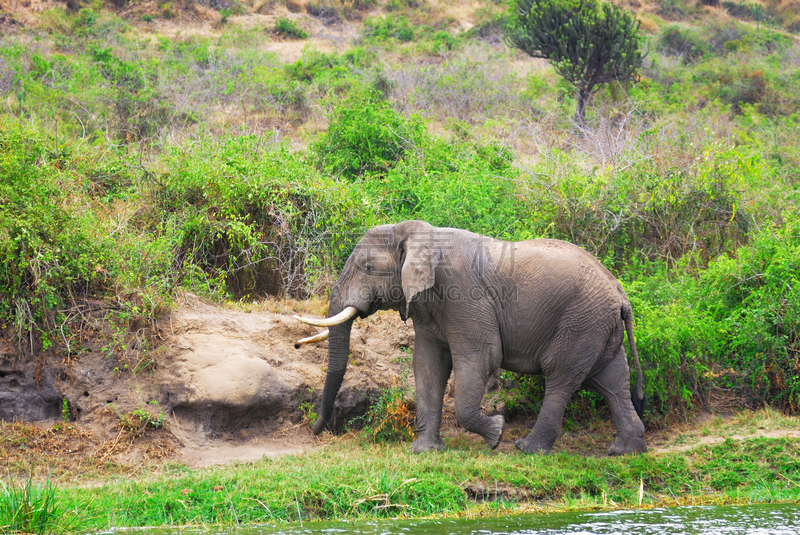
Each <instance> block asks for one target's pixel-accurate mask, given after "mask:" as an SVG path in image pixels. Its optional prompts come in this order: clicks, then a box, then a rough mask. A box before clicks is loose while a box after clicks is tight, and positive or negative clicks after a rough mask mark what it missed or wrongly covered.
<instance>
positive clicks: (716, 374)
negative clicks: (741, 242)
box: [626, 214, 800, 416]
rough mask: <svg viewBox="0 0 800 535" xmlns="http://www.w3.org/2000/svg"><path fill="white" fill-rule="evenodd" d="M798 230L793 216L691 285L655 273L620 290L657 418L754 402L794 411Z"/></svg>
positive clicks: (799, 327)
mask: <svg viewBox="0 0 800 535" xmlns="http://www.w3.org/2000/svg"><path fill="white" fill-rule="evenodd" d="M799 229H800V219H799V218H798V215H797V214H795V215H793V216H791V217H790V219H789V220H788V221H787V224H786V225H785V226H784V227H783V228H778V229H771V228H765V229H763V230H761V231H759V232H758V233H757V234H756V235H755V236H754V237H753V241H752V243H751V244H750V245H749V246H747V247H741V248H739V249H738V251H737V256H736V257H733V258H731V257H727V256H722V257H720V258H718V259H717V260H715V261H713V262H711V263H710V264H709V267H708V270H707V271H704V272H701V273H700V274H699V277H698V278H697V279H694V278H688V279H683V280H680V279H674V280H673V279H669V278H666V276H665V274H663V273H662V274H659V275H656V276H654V277H652V278H648V279H644V280H641V281H639V282H636V283H632V284H631V285H629V286H628V287H627V288H626V290H627V291H628V295H629V296H630V297H631V301H632V304H633V309H634V313H635V314H636V318H637V319H636V337H637V338H636V340H637V347H638V349H639V354H640V355H642V356H643V357H642V359H643V365H644V367H645V375H646V377H647V379H646V381H645V388H646V390H647V392H648V397H649V399H651V400H652V401H653V403H652V405H651V406H652V407H654V408H655V409H656V411H657V412H660V413H661V414H667V413H669V412H670V411H674V410H684V411H686V410H691V409H696V408H699V407H705V408H712V407H714V406H715V405H722V406H723V407H724V406H726V404H727V405H739V404H745V405H747V406H750V407H758V406H760V405H762V404H764V403H768V404H773V405H775V406H777V407H779V408H782V409H784V410H787V411H790V412H798V410H800V381H799V380H798V377H800V375H798V373H797V358H796V354H797V352H798V351H800V349H798V348H799V347H800V336H799V335H798V333H800V316H799V315H798V313H797V311H798V310H800V308H799V305H800V301H799V300H798V293H797V292H796V291H794V290H793V288H795V286H796V284H797V282H798V273H800V264H798V262H799V260H798V259H800V254H798V253H800V232H798V230H799ZM651 416H652V415H651Z"/></svg>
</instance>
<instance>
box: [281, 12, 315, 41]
mask: <svg viewBox="0 0 800 535" xmlns="http://www.w3.org/2000/svg"><path fill="white" fill-rule="evenodd" d="M275 33H278V34H280V35H283V36H284V37H288V38H289V39H308V37H309V35H308V32H307V31H305V30H304V29H302V28H300V27H299V26H297V24H296V23H295V22H294V21H293V20H290V19H287V18H285V17H278V20H276V21H275Z"/></svg>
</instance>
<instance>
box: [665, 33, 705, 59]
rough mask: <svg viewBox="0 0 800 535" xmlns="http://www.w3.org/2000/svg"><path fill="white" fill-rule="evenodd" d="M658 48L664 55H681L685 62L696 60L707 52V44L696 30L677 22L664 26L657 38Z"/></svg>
mask: <svg viewBox="0 0 800 535" xmlns="http://www.w3.org/2000/svg"><path fill="white" fill-rule="evenodd" d="M658 49H659V50H660V51H661V52H663V53H664V54H666V55H670V56H680V57H682V58H683V62H684V63H686V64H689V63H692V62H694V61H697V60H699V59H701V58H702V57H703V56H704V55H705V54H707V53H708V45H707V44H706V43H705V42H704V41H703V40H702V38H701V37H700V35H699V34H698V33H697V31H696V30H693V29H687V28H683V27H682V26H680V25H677V24H670V25H669V26H665V27H664V29H663V30H662V31H661V35H660V37H659V39H658Z"/></svg>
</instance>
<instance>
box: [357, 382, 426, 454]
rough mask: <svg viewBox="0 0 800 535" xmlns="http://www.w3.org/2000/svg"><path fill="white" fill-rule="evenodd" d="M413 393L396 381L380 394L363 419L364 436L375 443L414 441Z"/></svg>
mask: <svg viewBox="0 0 800 535" xmlns="http://www.w3.org/2000/svg"><path fill="white" fill-rule="evenodd" d="M410 397H411V393H410V392H409V391H408V390H407V389H406V388H405V387H403V386H399V385H398V384H397V382H396V381H395V383H394V385H392V386H391V387H389V388H386V389H384V390H382V391H381V392H380V395H379V396H378V399H377V400H376V401H375V402H374V403H373V404H372V405H371V406H370V408H369V411H368V412H367V414H366V415H365V416H364V417H363V418H364V420H365V422H366V426H365V427H364V435H365V436H366V437H368V438H369V439H370V440H371V441H374V442H379V441H380V442H394V441H410V440H413V439H414V418H415V413H414V410H415V409H414V404H413V402H411V401H408V399H409V398H410Z"/></svg>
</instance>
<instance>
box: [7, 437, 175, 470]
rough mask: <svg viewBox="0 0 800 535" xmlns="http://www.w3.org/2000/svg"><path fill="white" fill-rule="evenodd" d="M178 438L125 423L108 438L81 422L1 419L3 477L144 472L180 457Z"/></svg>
mask: <svg viewBox="0 0 800 535" xmlns="http://www.w3.org/2000/svg"><path fill="white" fill-rule="evenodd" d="M173 442H174V439H173V437H172V436H171V434H170V433H169V431H167V430H158V431H150V432H148V433H147V434H146V435H145V436H143V437H140V438H136V437H132V436H129V435H128V434H127V433H125V431H124V430H123V429H122V428H120V430H119V433H118V434H117V435H116V436H115V437H105V438H104V437H99V436H97V435H96V434H94V433H92V432H91V431H90V430H89V429H88V428H86V427H83V426H81V425H78V424H75V423H59V424H53V425H49V426H40V425H37V424H32V423H23V422H14V423H8V422H0V459H2V460H3V461H2V464H0V479H26V478H33V479H53V480H59V481H65V482H67V481H72V482H75V481H88V480H92V479H97V478H101V477H108V476H112V475H122V474H134V473H140V472H142V471H143V470H152V469H158V467H160V465H161V463H162V462H163V461H164V460H166V459H170V458H172V457H174V455H175V449H174V445H173ZM134 450H135V454H134ZM131 461H135V462H131Z"/></svg>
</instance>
